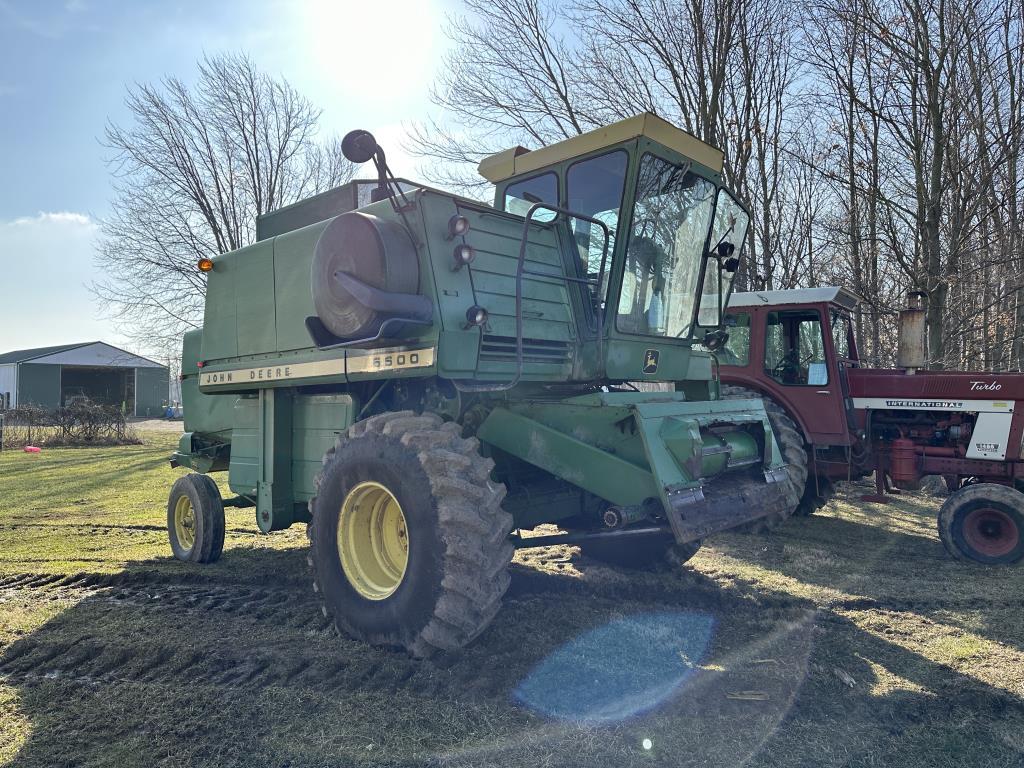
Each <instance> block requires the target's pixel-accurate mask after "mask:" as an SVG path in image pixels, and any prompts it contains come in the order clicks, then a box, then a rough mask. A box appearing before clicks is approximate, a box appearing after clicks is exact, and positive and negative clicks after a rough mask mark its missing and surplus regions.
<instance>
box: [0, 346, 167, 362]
mask: <svg viewBox="0 0 1024 768" xmlns="http://www.w3.org/2000/svg"><path fill="white" fill-rule="evenodd" d="M27 362H32V363H41V364H47V365H49V364H52V365H85V366H97V367H112V368H163V367H164V366H163V364H161V363H158V362H156V361H155V360H150V359H149V358H146V357H142V356H141V355H136V354H134V353H132V352H128V351H127V350H124V349H120V348H118V347H115V346H113V345H112V344H107V343H106V342H104V341H83V342H79V343H78V344H59V345H57V346H53V347H36V348H34V349H17V350H14V351H13V352H5V353H2V354H0V365H4V364H11V363H15V364H16V363H27Z"/></svg>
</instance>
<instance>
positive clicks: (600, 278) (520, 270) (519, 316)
mask: <svg viewBox="0 0 1024 768" xmlns="http://www.w3.org/2000/svg"><path fill="white" fill-rule="evenodd" d="M541 209H544V210H548V211H552V212H553V213H555V214H561V215H563V216H565V217H566V219H570V218H571V219H579V220H580V221H587V222H590V223H591V224H596V225H597V226H599V227H600V228H601V229H602V230H603V232H604V245H603V246H602V248H601V268H600V270H599V271H598V273H597V278H596V279H595V280H591V279H589V278H579V277H569V276H568V275H564V274H563V275H552V274H550V273H548V272H534V271H532V270H527V269H525V268H524V265H525V262H526V245H527V242H528V238H529V235H530V224H531V223H533V214H534V213H536V212H537V211H538V210H541ZM609 242H611V233H610V232H609V230H608V225H607V224H605V223H604V222H603V221H601V220H600V219H595V218H594V217H593V216H585V215H584V214H582V213H576V212H575V211H572V210H570V209H568V208H563V207H561V206H558V205H552V204H551V203H545V202H543V201H538V202H536V203H534V204H533V205H531V206H530V209H529V210H528V211H527V212H526V218H525V220H524V221H523V235H522V237H521V238H520V240H519V259H518V261H517V263H516V375H515V376H514V377H513V378H512V380H511V381H509V382H506V383H504V384H480V383H473V384H469V383H465V382H459V381H453V382H452V383H453V384H455V387H456V389H459V390H461V391H463V392H505V391H507V390H510V389H512V387H514V386H515V385H516V384H518V383H519V380H520V379H522V377H523V275H524V274H527V275H538V276H541V277H550V278H554V279H556V280H563V281H565V282H572V283H583V284H585V285H596V286H597V291H596V294H598V302H597V359H598V365H599V366H601V367H602V368H603V366H604V312H605V308H606V307H605V306H602V301H601V299H602V297H601V296H600V295H599V294H600V291H601V284H602V283H603V282H604V272H605V266H606V265H607V262H608V244H609ZM603 298H604V299H605V300H606V301H607V296H605V297H603ZM599 370H601V369H599Z"/></svg>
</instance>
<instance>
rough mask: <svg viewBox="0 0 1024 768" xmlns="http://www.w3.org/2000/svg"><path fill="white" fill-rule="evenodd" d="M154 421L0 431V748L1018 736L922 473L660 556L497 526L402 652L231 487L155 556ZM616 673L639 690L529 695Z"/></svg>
mask: <svg viewBox="0 0 1024 768" xmlns="http://www.w3.org/2000/svg"><path fill="white" fill-rule="evenodd" d="M174 439H175V436H174V435H173V434H168V433H165V434H162V435H157V434H153V435H149V436H148V439H147V444H146V445H144V446H135V447H125V448H111V449H88V450H51V451H45V452H44V453H43V454H40V455H39V456H34V457H33V456H27V455H24V454H8V453H6V452H5V453H4V454H0V483H2V485H3V490H4V492H3V494H2V495H0V765H11V766H18V767H19V768H29V767H30V766H54V765H76V766H77V765H90V766H100V765H117V766H131V765H139V766H154V765H159V766H186V765H210V766H227V765H238V766H285V765H287V766H294V767H298V766H350V765H356V766H411V765H435V766H519V765H530V766H605V765H608V766H611V765H614V766H684V765H702V766H703V765H712V766H718V765H722V766H725V765H729V766H731V765H740V764H743V765H751V766H815V767H817V766H861V765H863V766H877V765H894V766H911V767H917V766H920V767H921V768H923V767H924V766H929V767H930V766H965V765H969V766H1000V768H1002V766H1009V765H1020V764H1024V736H1022V734H1024V703H1022V696H1024V616H1022V611H1021V602H1022V601H1021V596H1020V586H1021V571H1020V570H1013V569H997V570H991V569H985V568H982V567H972V566H964V565H960V564H957V563H954V562H952V561H951V560H950V559H949V558H947V557H946V555H945V553H944V552H943V550H942V547H941V545H940V544H939V542H938V540H937V538H936V536H935V532H934V511H935V510H934V508H935V502H934V500H931V499H927V498H924V497H906V498H904V499H901V500H899V501H898V502H897V503H896V504H894V505H892V506H890V507H887V508H883V507H879V506H877V505H868V504H863V503H861V502H859V501H858V500H857V499H856V496H855V493H854V492H847V493H846V494H845V495H844V496H843V497H841V498H840V499H838V500H837V501H836V502H834V503H833V504H832V505H831V506H830V507H828V508H827V509H826V510H824V511H823V512H822V513H820V514H819V515H817V516H815V517H813V518H810V519H807V520H795V521H791V522H790V523H789V524H787V525H786V526H785V527H784V528H783V529H781V530H780V531H778V532H776V533H774V534H772V535H770V536H748V535H726V536H719V537H716V538H715V539H714V540H712V541H710V542H709V543H708V546H707V547H706V548H705V549H704V550H703V551H702V552H701V553H700V554H699V555H698V556H697V557H696V558H694V560H693V561H692V562H691V563H690V564H689V565H688V566H686V567H685V568H682V569H679V570H678V571H675V572H662V573H655V574H650V573H630V572H626V571H620V570H616V569H612V568H609V567H605V566H601V565H598V564H595V563H590V562H587V561H585V560H582V559H581V558H580V557H579V555H578V553H577V552H576V550H574V549H572V548H551V549H548V550H544V551H536V552H534V551H528V552H522V553H520V554H519V555H518V556H517V560H516V563H515V564H514V567H513V582H512V587H511V589H510V592H509V595H508V598H507V600H506V602H505V605H504V607H503V609H502V611H501V613H500V614H499V616H498V618H497V619H496V621H495V622H494V624H493V625H492V627H491V628H490V629H489V630H488V631H487V632H486V633H485V634H484V635H483V636H482V637H481V638H479V640H478V641H477V642H476V643H474V644H473V645H472V646H470V647H469V648H467V649H465V651H463V652H462V653H460V654H457V655H453V656H449V657H445V658H442V659H439V660H436V661H430V662H417V661H412V660H410V659H408V658H406V657H404V656H402V655H400V654H395V653H392V652H389V651H385V650H380V649H376V648H370V647H366V646H364V645H362V644H360V643H357V642H353V641H351V640H348V639H345V638H339V637H337V636H335V635H334V633H333V632H332V631H331V630H330V628H329V627H328V626H327V625H326V624H325V622H324V621H323V619H322V618H321V616H320V614H319V612H318V606H317V603H316V601H315V599H314V597H313V595H312V594H311V592H310V589H309V580H308V578H307V576H306V566H305V536H304V533H303V531H302V530H301V529H300V528H296V529H293V530H289V531H285V532H282V533H279V534H274V535H272V536H269V537H263V536H258V535H256V534H255V525H254V524H253V521H252V520H251V517H250V516H251V511H247V510H242V511H231V512H229V520H228V541H227V546H226V551H225V555H224V558H223V560H222V561H221V562H220V563H218V564H216V565H214V566H210V567H205V568H199V567H189V566H186V565H183V564H180V563H177V562H175V561H173V560H171V559H170V558H169V556H168V555H169V553H168V547H167V543H166V536H165V533H164V531H163V523H164V515H165V512H164V503H165V494H166V491H167V488H168V487H169V486H170V484H171V482H172V481H173V478H174V477H175V476H176V473H175V472H173V471H172V470H170V469H169V468H168V467H167V464H166V456H167V454H168V453H169V452H170V451H171V450H172V448H173V444H174ZM709 626H710V627H711V630H710V632H708V631H707V627H709ZM702 633H703V634H702ZM705 639H706V640H707V644H706V648H705V647H704V646H705V643H704V640H705ZM663 680H665V681H675V682H677V683H678V684H677V685H675V686H674V687H673V686H669V689H668V690H667V691H666V690H660V689H659V685H658V683H659V682H660V681H663ZM637 681H640V682H642V683H643V685H640V686H639V687H638V688H635V689H631V690H629V691H626V692H625V693H624V694H623V697H622V700H626V699H627V698H629V697H628V696H627V695H626V694H627V693H628V694H629V696H632V697H633V698H629V700H630V701H632V702H633V703H634V704H635V703H636V702H637V701H640V702H641V703H643V704H644V705H645V706H649V707H650V708H649V709H646V710H645V711H642V712H639V713H636V714H632V715H629V714H627V713H625V712H619V713H617V716H611V717H608V718H606V719H604V720H603V721H602V722H599V723H598V722H593V721H573V720H566V719H562V718H558V717H553V716H550V715H549V714H545V711H544V709H545V706H544V705H545V704H547V705H550V706H548V707H547V708H548V709H551V708H555V709H558V708H559V707H560V708H561V709H562V710H563V711H564V710H565V708H566V707H572V706H574V705H575V703H576V702H578V703H579V706H580V707H581V710H580V711H587V708H588V705H592V704H593V703H594V701H595V700H598V699H601V700H603V701H606V702H607V701H611V702H618V703H621V701H620V700H619V699H617V698H616V696H612V695H611V694H610V692H611V691H613V690H617V689H615V687H614V686H623V687H624V688H625V689H629V688H630V686H631V685H633V684H636V683H637ZM524 691H525V692H527V693H529V694H531V695H532V696H533V698H532V700H531V705H532V706H526V705H524V704H523V703H522V699H523V693H524ZM638 692H639V694H638ZM656 693H657V694H658V695H659V696H660V695H662V694H664V696H663V698H660V699H658V698H657V697H656V695H655V694H656ZM637 695H639V699H636V696H637ZM527 698H529V697H527ZM645 739H646V740H649V746H650V749H645Z"/></svg>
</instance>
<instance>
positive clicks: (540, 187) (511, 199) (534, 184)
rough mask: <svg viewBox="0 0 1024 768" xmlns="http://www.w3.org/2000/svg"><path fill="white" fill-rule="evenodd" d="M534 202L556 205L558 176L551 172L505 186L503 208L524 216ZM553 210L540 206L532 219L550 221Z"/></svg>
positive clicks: (552, 217) (552, 216) (553, 213)
mask: <svg viewBox="0 0 1024 768" xmlns="http://www.w3.org/2000/svg"><path fill="white" fill-rule="evenodd" d="M534 203H550V204H551V205H558V177H557V176H556V175H555V174H554V173H551V172H548V173H542V174H540V175H539V176H534V177H532V178H529V179H523V180H522V181H517V182H516V183H515V184H509V185H508V186H507V187H505V210H506V211H508V212H509V213H514V214H516V215H517V216H525V215H526V214H527V212H528V211H529V210H530V207H531V206H532V205H533V204H534ZM555 216H556V214H555V212H554V211H549V210H546V209H544V208H541V209H540V210H538V211H537V212H536V213H534V214H533V220H534V221H551V220H552V219H554V218H555Z"/></svg>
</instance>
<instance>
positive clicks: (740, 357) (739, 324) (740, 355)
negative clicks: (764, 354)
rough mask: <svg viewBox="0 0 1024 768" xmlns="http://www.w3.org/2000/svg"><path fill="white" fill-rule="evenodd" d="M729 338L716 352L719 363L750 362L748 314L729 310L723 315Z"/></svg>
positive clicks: (744, 363) (742, 363) (737, 363)
mask: <svg viewBox="0 0 1024 768" xmlns="http://www.w3.org/2000/svg"><path fill="white" fill-rule="evenodd" d="M725 330H726V331H728V333H729V340H728V341H726V342H725V346H724V347H722V349H721V350H719V352H718V353H717V357H718V362H719V364H720V365H746V364H747V363H749V362H750V315H749V314H747V313H746V312H736V313H733V312H730V313H728V314H727V315H726V316H725Z"/></svg>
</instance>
